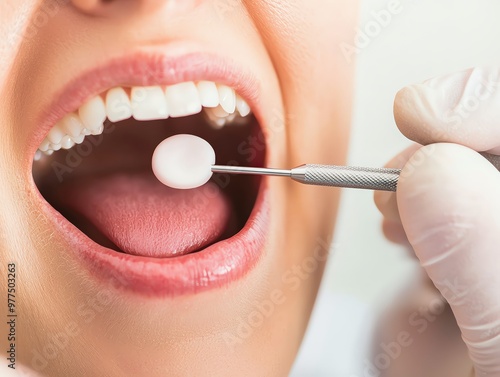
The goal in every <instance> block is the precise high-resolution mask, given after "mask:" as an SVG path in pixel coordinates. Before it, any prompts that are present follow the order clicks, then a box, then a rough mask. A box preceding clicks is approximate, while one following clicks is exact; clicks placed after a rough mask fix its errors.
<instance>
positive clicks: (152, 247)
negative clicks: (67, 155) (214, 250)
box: [57, 173, 232, 258]
mask: <svg viewBox="0 0 500 377" xmlns="http://www.w3.org/2000/svg"><path fill="white" fill-rule="evenodd" d="M61 189H62V190H63V191H62V192H59V193H58V195H57V196H58V198H59V201H60V202H61V200H62V202H61V203H60V204H62V206H63V207H65V208H66V209H67V210H69V211H70V212H71V213H72V217H73V218H74V219H75V221H74V223H75V225H77V226H79V227H80V229H81V230H82V231H84V232H85V233H87V235H89V236H90V237H91V238H93V239H94V240H96V241H97V239H96V238H101V239H102V238H103V236H104V237H105V238H107V239H108V240H109V241H111V242H112V243H113V244H114V245H116V246H117V247H118V248H119V249H120V250H121V251H123V252H125V253H128V254H134V255H141V256H148V257H157V258H165V257H172V256H177V255H183V254H187V253H190V252H193V251H197V250H199V249H200V248H203V247H205V246H208V245H210V244H211V243H214V242H216V241H217V240H218V239H220V237H221V236H223V235H224V232H225V231H226V229H227V228H229V226H230V222H231V214H232V208H231V206H230V203H229V201H228V200H227V198H226V197H225V196H224V195H223V193H222V192H221V191H220V189H219V188H218V187H217V186H216V185H215V184H213V183H210V182H209V183H207V184H206V185H204V186H202V187H199V188H197V189H193V190H175V189H171V188H168V187H166V186H164V185H162V184H161V183H160V182H158V180H157V179H156V178H155V177H154V176H153V175H152V174H145V173H138V174H135V175H134V174H131V173H127V174H116V175H111V176H103V177H97V178H95V177H92V178H85V179H81V180H79V181H77V182H72V183H68V184H66V185H64V187H63V188H61ZM82 217H83V219H82ZM82 220H83V221H82ZM96 233H100V234H99V236H96ZM109 241H108V242H109Z"/></svg>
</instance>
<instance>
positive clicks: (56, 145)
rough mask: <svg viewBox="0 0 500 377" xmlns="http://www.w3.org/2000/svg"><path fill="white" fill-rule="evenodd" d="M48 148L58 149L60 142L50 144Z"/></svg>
mask: <svg viewBox="0 0 500 377" xmlns="http://www.w3.org/2000/svg"><path fill="white" fill-rule="evenodd" d="M61 140H62V139H61ZM50 149H52V150H53V151H58V150H59V149H61V143H57V144H50Z"/></svg>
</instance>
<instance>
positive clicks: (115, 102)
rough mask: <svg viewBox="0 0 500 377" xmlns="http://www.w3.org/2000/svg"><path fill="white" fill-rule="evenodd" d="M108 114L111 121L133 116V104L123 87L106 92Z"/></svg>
mask: <svg viewBox="0 0 500 377" xmlns="http://www.w3.org/2000/svg"><path fill="white" fill-rule="evenodd" d="M106 114H107V115H108V119H109V120H110V121H111V122H119V121H121V120H124V119H128V118H130V117H131V116H132V105H131V104H130V98H129V97H128V94H127V92H125V89H123V88H120V87H118V88H113V89H110V90H108V93H106Z"/></svg>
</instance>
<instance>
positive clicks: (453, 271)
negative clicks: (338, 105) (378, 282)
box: [375, 69, 500, 377]
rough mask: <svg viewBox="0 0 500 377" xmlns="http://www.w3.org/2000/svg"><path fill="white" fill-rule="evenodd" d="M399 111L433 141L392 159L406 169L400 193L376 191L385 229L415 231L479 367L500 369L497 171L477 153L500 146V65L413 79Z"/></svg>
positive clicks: (418, 134) (409, 129) (419, 137)
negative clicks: (419, 79)
mask: <svg viewBox="0 0 500 377" xmlns="http://www.w3.org/2000/svg"><path fill="white" fill-rule="evenodd" d="M394 114H395V119H396V123H397V125H398V127H399V129H400V130H401V132H402V133H403V134H404V135H406V136H407V137H409V138H410V139H412V140H414V141H416V142H417V143H420V144H424V145H427V146H425V147H421V148H420V147H419V146H418V145H416V146H413V147H411V148H409V149H408V150H406V151H404V152H403V153H402V154H400V155H399V156H397V157H396V158H395V159H393V160H392V161H391V162H390V163H389V164H388V166H390V167H403V171H402V173H401V177H400V180H399V184H398V190H397V193H396V194H394V193H381V192H379V193H376V194H375V201H376V204H377V206H378V207H379V209H380V211H381V212H382V214H383V215H384V223H383V228H384V232H385V234H386V236H387V237H388V238H389V239H391V240H393V241H396V242H405V241H406V238H407V239H408V241H409V242H410V244H411V246H412V247H413V249H414V251H415V254H416V256H417V257H418V259H419V260H420V263H421V265H422V266H423V268H424V269H425V271H426V272H427V274H428V275H429V277H430V279H431V280H432V281H433V283H434V285H435V286H436V287H437V289H438V290H439V291H440V292H441V294H442V295H443V297H444V298H445V299H446V300H447V301H448V302H449V304H450V306H451V308H452V310H453V313H454V315H455V317H456V320H457V323H458V325H459V327H460V330H461V332H462V338H463V340H464V342H465V343H466V345H467V347H468V349H469V354H470V358H471V360H472V362H473V363H474V367H475V375H476V376H478V377H483V376H488V377H500V173H499V172H498V171H497V170H496V169H495V168H494V167H493V165H491V164H490V163H489V162H488V161H487V160H486V159H484V158H483V157H482V156H481V155H479V154H478V153H476V152H475V151H488V152H491V153H498V152H500V69H470V70H467V71H464V72H460V73H456V74H451V75H447V76H444V77H440V78H437V79H432V80H429V81H426V82H425V83H423V84H419V85H412V86H409V87H406V88H404V89H403V90H401V91H400V92H399V93H398V94H397V96H396V100H395V105H394ZM431 143H438V144H431ZM451 143H453V144H451ZM428 144H430V145H428ZM415 151H416V152H415ZM422 362H425V360H423V361H422ZM468 372H469V371H468ZM469 373H470V372H469ZM464 375H467V373H464ZM472 375H474V374H472Z"/></svg>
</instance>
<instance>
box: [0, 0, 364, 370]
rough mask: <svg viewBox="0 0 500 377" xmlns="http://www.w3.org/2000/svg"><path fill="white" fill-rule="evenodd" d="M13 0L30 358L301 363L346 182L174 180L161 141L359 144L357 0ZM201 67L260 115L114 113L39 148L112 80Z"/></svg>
mask: <svg viewBox="0 0 500 377" xmlns="http://www.w3.org/2000/svg"><path fill="white" fill-rule="evenodd" d="M4 2H6V3H7V5H3V6H2V7H3V9H2V12H1V14H0V21H1V22H0V25H1V26H0V35H1V36H2V38H1V41H0V45H1V46H2V48H1V51H2V54H3V56H4V58H3V59H2V61H1V62H0V64H1V69H0V94H1V98H2V105H1V108H0V124H1V126H0V132H1V135H2V137H1V138H0V161H1V162H0V169H1V170H0V171H1V175H2V178H3V179H1V180H0V207H1V208H2V212H1V214H0V225H1V228H0V229H1V230H2V233H1V235H2V237H1V239H0V242H1V244H0V246H1V250H2V253H1V258H2V261H1V268H2V276H5V274H4V273H3V272H6V271H4V270H6V269H7V264H8V263H9V262H12V263H15V264H16V269H17V274H16V287H17V288H16V289H17V292H18V295H17V310H18V311H19V313H20V317H19V320H18V323H17V333H18V342H17V357H18V362H20V363H23V364H27V365H29V366H31V367H32V368H33V369H35V370H39V371H41V372H42V373H43V374H47V375H50V376H68V375H71V376H84V375H85V376H88V375H109V376H128V375H133V376H146V375H147V376H165V375H169V376H196V375H207V374H209V375H217V376H225V375H227V376H235V375H237V376H269V375H274V376H285V375H286V374H287V373H288V371H289V370H290V367H291V365H292V363H293V360H294V358H295V355H296V352H297V349H298V347H299V345H300V342H301V339H302V336H303V333H304V331H305V328H306V325H307V322H308V319H309V315H310V312H311V309H312V306H313V303H314V299H315V295H316V292H317V288H318V285H319V282H320V278H321V274H322V270H323V265H324V261H325V258H326V254H327V251H328V250H327V248H328V247H327V246H326V245H327V244H328V242H329V240H330V235H331V232H332V230H333V223H334V218H335V213H336V209H337V204H338V199H339V197H338V194H339V192H338V191H337V190H335V189H327V188H313V187H305V186H301V185H299V184H298V183H294V182H291V181H289V180H287V179H284V178H270V179H262V180H255V179H253V178H248V177H227V176H215V177H214V182H213V183H212V184H211V186H210V187H208V188H207V187H205V188H202V189H200V190H198V191H183V192H180V191H172V190H169V189H166V188H164V187H163V186H159V183H157V182H156V181H155V180H154V179H151V177H152V176H151V173H150V169H151V167H150V158H151V154H152V152H153V150H154V147H155V146H156V145H157V144H158V143H159V142H160V141H161V140H163V138H165V137H166V136H168V135H170V134H172V133H185V132H188V133H195V134H199V135H201V136H203V137H204V138H206V139H207V140H209V141H210V142H211V143H213V145H214V147H215V151H216V154H217V156H218V161H217V162H218V163H220V164H224V163H226V162H228V161H231V160H235V161H236V162H237V163H239V164H241V165H249V166H252V165H255V166H259V165H261V166H269V167H280V168H290V167H294V166H296V165H299V164H302V163H306V162H311V163H312V162H317V163H321V162H323V163H336V164H342V163H343V162H344V157H345V153H346V145H347V135H348V124H349V118H350V108H351V88H352V78H353V68H354V67H353V65H352V63H350V62H347V61H346V59H345V58H344V56H343V55H342V52H341V49H340V48H339V45H340V44H341V43H343V42H349V41H351V40H352V37H353V33H354V22H355V18H356V7H355V5H354V2H353V1H352V0H338V1H335V0H332V1H320V0H312V1H311V0H307V1H306V0H293V1H290V0H286V1H285V0H283V1H279V0H273V1H264V0H262V1H250V0H249V1H241V2H240V1H232V0H231V1H230V0H212V1H210V0H205V1H203V0H196V1H195V0H186V1H182V2H177V1H161V0H155V1H153V0H150V1H147V0H142V1H125V0H123V1H121V0H115V1H98V0H74V1H69V0H57V1H56V0H52V1H50V0H22V1H20V0H15V1H14V0H4ZM199 81H213V82H216V83H218V84H226V85H228V86H230V87H231V88H233V89H234V90H235V91H236V93H237V94H238V95H239V96H241V97H242V98H243V99H244V100H246V102H247V103H248V104H249V106H250V108H251V109H252V113H253V115H250V116H247V117H246V119H244V120H243V123H245V124H246V125H237V124H229V125H226V126H225V127H224V128H222V129H219V130H217V129H214V128H211V127H210V125H209V124H208V123H209V122H208V121H206V120H203V118H202V117H201V116H196V115H195V116H190V117H183V118H175V119H172V118H173V117H170V118H169V119H167V120H159V121H156V122H151V121H150V122H149V123H146V122H142V121H138V120H134V119H132V120H124V121H122V122H118V123H116V124H113V123H110V122H109V121H106V122H105V130H104V135H103V136H87V138H86V139H85V141H84V142H83V144H82V146H81V147H80V148H78V146H74V147H73V148H71V149H69V150H68V151H63V150H60V151H56V152H55V153H54V154H53V155H51V156H44V157H43V158H42V159H41V160H39V161H36V162H33V160H34V157H35V153H36V151H37V149H38V148H39V146H40V145H41V144H42V143H43V140H44V138H45V137H46V136H47V134H48V133H49V131H50V130H51V129H52V128H53V126H54V125H55V124H56V123H57V122H58V121H59V120H60V119H61V118H63V117H66V116H67V114H69V113H71V112H75V114H80V115H81V114H82V110H81V108H82V106H83V105H84V104H85V103H87V102H88V101H89V100H92V99H93V100H94V101H97V102H99V98H101V99H102V100H103V101H106V96H107V93H108V91H109V90H110V89H112V88H115V87H121V88H124V90H125V92H126V93H127V94H128V95H129V96H130V95H131V94H130V92H131V87H138V89H136V90H137V93H139V94H141V93H142V94H144V93H146V92H145V90H144V86H157V87H160V88H161V89H162V90H165V87H166V86H168V87H170V86H172V85H175V84H179V83H181V82H193V83H198V82H199ZM188 87H189V84H188ZM191 88H192V86H191ZM183 96H184V97H183ZM186 96H187V94H185V93H184V94H183V95H180V98H181V101H185V97H186ZM229 96H231V93H230V92H229ZM138 98H139V97H138ZM146 98H148V97H146ZM132 100H134V98H132ZM145 102H146V103H152V101H145ZM137 103H140V101H139V100H138V102H137ZM167 103H168V104H169V105H171V102H168V101H167ZM137 106H140V105H137ZM158 106H160V105H158ZM229 106H230V105H229ZM154 110H155V109H153V111H154ZM170 110H172V109H170ZM134 111H136V110H134ZM83 112H84V111H83ZM98 113H99V107H92V108H91V111H90V112H87V115H88V116H89V117H92V116H94V115H95V117H97V118H99V114H98ZM89 114H90V115H89ZM96 114H97V115H96ZM108 115H109V114H108ZM83 117H84V115H81V118H83ZM80 120H81V119H80ZM142 123H144V124H142ZM85 145H86V149H85V148H83V146H85ZM72 151H73V152H72ZM70 156H73V157H70ZM71 158H74V160H71ZM71 161H72V162H71ZM61 169H62V170H61ZM228 182H229V183H228ZM219 189H220V190H219ZM181 254H186V255H181ZM0 286H1V287H2V288H1V289H2V295H3V296H4V297H6V295H7V292H5V289H6V284H0ZM4 308H5V306H2V310H5V309H4ZM21 313H22V316H21ZM1 339H2V340H1V342H2V347H3V349H8V348H6V346H7V344H4V342H6V339H4V337H2V338H1Z"/></svg>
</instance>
